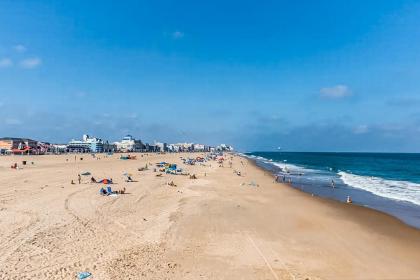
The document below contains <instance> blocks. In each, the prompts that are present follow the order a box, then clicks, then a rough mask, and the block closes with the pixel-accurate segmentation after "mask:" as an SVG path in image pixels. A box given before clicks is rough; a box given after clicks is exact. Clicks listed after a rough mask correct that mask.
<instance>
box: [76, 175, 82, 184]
mask: <svg viewBox="0 0 420 280" xmlns="http://www.w3.org/2000/svg"><path fill="white" fill-rule="evenodd" d="M77 180H78V181H79V185H80V183H81V182H82V176H80V174H78V175H77Z"/></svg>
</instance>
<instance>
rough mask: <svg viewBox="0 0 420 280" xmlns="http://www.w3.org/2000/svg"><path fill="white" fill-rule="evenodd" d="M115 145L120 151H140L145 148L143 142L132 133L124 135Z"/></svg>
mask: <svg viewBox="0 0 420 280" xmlns="http://www.w3.org/2000/svg"><path fill="white" fill-rule="evenodd" d="M114 145H115V146H116V149H117V151H120V152H140V151H142V150H143V149H144V146H143V143H142V142H141V141H140V140H136V139H134V137H133V136H131V135H126V136H124V137H123V139H122V140H121V141H120V142H115V143H114Z"/></svg>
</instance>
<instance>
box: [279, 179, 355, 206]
mask: <svg viewBox="0 0 420 280" xmlns="http://www.w3.org/2000/svg"><path fill="white" fill-rule="evenodd" d="M280 178H281V179H280ZM280 180H282V182H283V183H286V181H287V183H289V184H291V183H292V178H291V177H289V178H286V175H285V174H283V175H282V176H280V175H276V176H275V182H276V183H278V182H280ZM331 187H332V188H333V189H335V187H336V184H335V181H334V179H331ZM346 203H353V201H352V199H351V197H350V196H349V195H348V196H347V199H346Z"/></svg>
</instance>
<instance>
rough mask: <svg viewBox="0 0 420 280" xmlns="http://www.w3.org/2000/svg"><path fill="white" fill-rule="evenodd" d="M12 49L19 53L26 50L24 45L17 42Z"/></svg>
mask: <svg viewBox="0 0 420 280" xmlns="http://www.w3.org/2000/svg"><path fill="white" fill-rule="evenodd" d="M13 49H14V50H15V51H16V52H19V53H24V52H26V47H25V46H24V45H21V44H18V45H15V46H13Z"/></svg>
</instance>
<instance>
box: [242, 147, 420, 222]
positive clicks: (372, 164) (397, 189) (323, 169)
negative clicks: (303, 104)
mask: <svg viewBox="0 0 420 280" xmlns="http://www.w3.org/2000/svg"><path fill="white" fill-rule="evenodd" d="M245 155H246V156H247V157H249V158H251V159H253V160H255V162H256V164H257V165H259V166H261V167H263V168H265V169H267V170H269V171H271V172H272V173H273V174H275V175H279V178H280V181H282V180H283V177H284V178H285V179H286V181H288V180H289V179H290V180H291V182H292V185H293V186H294V187H296V188H300V189H301V190H303V191H305V192H308V193H311V194H314V195H317V196H321V197H327V198H330V199H334V200H338V201H342V202H345V201H346V199H347V196H350V197H351V199H352V201H353V203H354V204H358V205H362V206H365V207H369V208H373V209H376V210H379V211H382V212H385V213H388V214H391V215H393V216H395V217H397V218H399V219H400V220H402V221H403V222H405V223H407V224H409V225H411V226H414V227H417V228H420V154H397V153H306V152H305V153H304V152H302V153H299V152H253V153H247V154H245ZM333 182H334V183H333ZM333 184H334V186H335V187H334V188H333Z"/></svg>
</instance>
